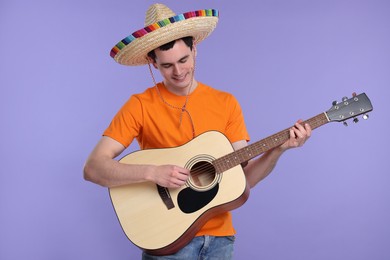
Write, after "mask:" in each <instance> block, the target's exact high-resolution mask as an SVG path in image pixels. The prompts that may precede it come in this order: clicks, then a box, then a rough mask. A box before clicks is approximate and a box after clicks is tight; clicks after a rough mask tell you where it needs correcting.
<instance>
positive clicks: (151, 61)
mask: <svg viewBox="0 0 390 260" xmlns="http://www.w3.org/2000/svg"><path fill="white" fill-rule="evenodd" d="M147 59H148V61H149V63H150V64H152V65H153V67H154V68H155V69H157V64H156V62H155V61H154V60H153V59H152V58H150V57H147Z"/></svg>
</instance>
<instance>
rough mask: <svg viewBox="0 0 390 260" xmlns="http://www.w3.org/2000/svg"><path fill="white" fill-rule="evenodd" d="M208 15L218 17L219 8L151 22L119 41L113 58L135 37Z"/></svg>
mask: <svg viewBox="0 0 390 260" xmlns="http://www.w3.org/2000/svg"><path fill="white" fill-rule="evenodd" d="M207 16H211V17H218V10H216V9H206V10H199V11H193V12H187V13H183V14H179V15H176V16H173V17H170V18H166V19H164V20H161V21H159V22H157V23H154V24H151V25H149V26H147V27H144V28H143V29H141V30H138V31H136V32H134V33H132V34H131V35H129V36H127V37H126V38H124V39H123V40H121V41H120V42H118V44H116V45H115V46H114V47H113V48H112V49H111V52H110V56H111V57H112V58H114V57H115V55H116V54H117V53H118V52H120V50H122V49H123V48H124V47H126V45H128V44H129V43H131V42H132V41H134V40H135V39H137V38H140V37H142V36H144V35H146V34H148V33H150V32H153V31H155V30H157V29H159V28H161V27H164V26H167V25H169V24H173V23H176V22H180V21H184V20H186V19H190V18H194V17H207Z"/></svg>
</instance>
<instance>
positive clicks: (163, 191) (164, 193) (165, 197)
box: [156, 185, 175, 210]
mask: <svg viewBox="0 0 390 260" xmlns="http://www.w3.org/2000/svg"><path fill="white" fill-rule="evenodd" d="M156 186H157V191H158V194H159V195H160V197H161V199H162V201H163V202H164V204H165V206H166V207H167V209H168V210H170V209H172V208H174V207H175V205H174V204H173V201H172V198H171V195H170V194H169V190H168V189H167V188H164V187H162V186H160V185H156Z"/></svg>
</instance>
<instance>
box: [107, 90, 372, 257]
mask: <svg viewBox="0 0 390 260" xmlns="http://www.w3.org/2000/svg"><path fill="white" fill-rule="evenodd" d="M352 96H353V97H352V98H350V99H347V98H346V97H345V98H343V100H342V102H339V103H337V102H336V101H335V102H333V103H332V107H331V108H330V109H329V110H328V111H326V112H324V113H321V114H319V115H317V116H315V117H312V118H310V119H308V120H306V121H305V122H301V124H302V125H304V124H305V123H308V124H309V125H310V126H311V128H312V129H315V128H317V127H320V126H322V125H324V124H327V123H328V122H344V121H346V120H347V119H350V118H354V122H357V121H356V120H357V118H356V117H357V116H358V115H362V114H363V115H364V116H363V118H365V119H367V118H368V115H367V113H368V112H370V111H372V109H373V108H372V104H371V101H370V100H369V98H368V97H367V95H366V94H365V93H362V94H359V95H356V93H354V94H353V95H352ZM344 123H346V122H344ZM289 137H290V128H287V129H285V130H282V131H280V132H278V133H275V134H273V135H271V136H269V137H267V138H264V139H262V140H259V141H257V142H255V143H253V144H250V145H248V146H246V147H243V148H241V149H239V150H237V151H234V150H233V147H232V145H231V144H230V142H229V140H228V139H227V138H226V137H225V136H224V135H223V134H221V133H220V132H216V131H210V132H206V133H204V134H202V135H199V136H198V137H196V138H195V139H193V140H191V141H190V142H188V143H186V144H184V145H182V146H179V147H175V148H168V149H150V150H142V151H138V152H135V153H131V154H129V155H127V156H125V157H123V158H122V159H121V160H120V162H121V163H127V164H154V165H164V164H172V165H179V166H182V167H184V168H186V169H189V170H190V171H191V177H190V178H189V179H188V180H187V182H186V185H185V186H183V187H181V188H178V189H167V188H163V187H160V186H158V185H156V184H154V183H151V182H144V183H139V184H131V185H126V186H121V187H116V188H111V189H109V192H110V196H111V200H112V204H113V206H114V209H115V211H116V214H117V216H118V219H119V222H120V224H121V226H122V228H123V230H124V232H125V234H126V235H127V237H128V238H129V239H130V240H131V241H132V242H133V243H134V244H135V245H136V246H138V247H140V248H141V249H143V250H144V251H146V252H148V253H150V254H154V255H167V254H172V253H175V252H176V251H178V250H179V249H181V248H182V247H183V246H185V245H186V244H187V243H188V242H189V241H190V240H191V239H192V238H193V237H194V236H195V234H196V232H197V231H198V230H199V229H200V228H201V227H202V226H203V225H204V224H205V223H206V221H207V220H209V219H210V218H212V217H213V216H215V215H217V214H220V213H222V212H226V211H229V210H232V209H235V208H237V207H239V206H241V205H242V204H244V202H245V201H246V200H247V198H248V196H249V188H248V186H247V183H246V179H245V175H244V173H243V170H242V167H241V164H242V163H246V162H247V161H249V160H250V159H252V158H255V157H256V156H258V155H260V154H262V153H264V152H266V151H268V150H270V149H272V148H274V147H276V146H278V145H281V144H282V143H284V142H285V141H287V140H288V139H289Z"/></svg>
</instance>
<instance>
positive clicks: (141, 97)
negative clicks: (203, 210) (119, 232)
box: [103, 82, 249, 236]
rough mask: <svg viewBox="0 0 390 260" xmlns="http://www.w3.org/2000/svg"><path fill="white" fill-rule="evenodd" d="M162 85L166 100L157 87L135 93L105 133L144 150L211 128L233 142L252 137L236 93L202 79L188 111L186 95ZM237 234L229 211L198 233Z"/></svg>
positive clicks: (173, 144)
mask: <svg viewBox="0 0 390 260" xmlns="http://www.w3.org/2000/svg"><path fill="white" fill-rule="evenodd" d="M158 88H159V90H160V93H161V96H162V97H163V99H164V100H165V102H164V101H163V100H162V99H161V97H160V96H159V94H158V92H157V90H156V88H155V87H152V88H148V89H147V90H146V91H145V92H143V93H141V94H136V95H133V96H131V97H130V99H129V100H128V101H127V102H126V103H125V104H124V105H123V106H122V108H121V109H120V110H119V112H118V113H117V114H116V115H115V117H114V118H113V120H112V122H111V124H110V125H109V127H108V128H107V129H106V130H105V131H104V134H103V135H105V136H108V137H111V138H113V139H115V140H116V141H118V142H120V143H121V144H123V145H124V146H125V147H128V146H129V145H130V144H131V142H132V141H133V140H134V138H136V139H137V141H138V144H139V146H140V148H141V149H151V148H168V147H176V146H180V145H183V144H185V143H187V142H188V141H190V140H191V139H193V137H194V134H195V136H198V135H200V134H202V133H204V132H207V131H210V130H216V131H219V132H221V133H223V134H224V135H225V136H226V137H227V138H228V139H229V141H230V142H231V143H234V142H236V141H240V140H249V135H248V133H247V130H246V127H245V122H244V117H243V114H242V111H241V107H240V105H239V103H238V102H237V100H236V99H235V98H234V96H233V95H231V94H229V93H226V92H223V91H219V90H216V89H213V88H211V87H209V86H207V85H204V84H202V83H200V82H198V86H197V88H196V89H195V90H194V91H193V92H192V93H191V94H190V95H189V97H188V101H187V105H186V109H187V111H188V113H187V112H182V111H181V109H178V108H181V107H182V106H183V104H184V103H185V100H186V97H185V96H177V95H175V94H173V93H171V92H169V91H168V90H167V89H166V88H165V86H164V85H163V84H162V83H159V84H158ZM234 234H235V230H234V228H233V224H232V217H231V213H230V212H226V213H222V214H220V215H218V216H216V217H214V218H212V219H210V220H209V221H208V222H207V223H206V224H205V225H204V226H203V227H202V228H201V230H200V231H199V232H198V233H197V236H199V235H212V236H230V235H234Z"/></svg>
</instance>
